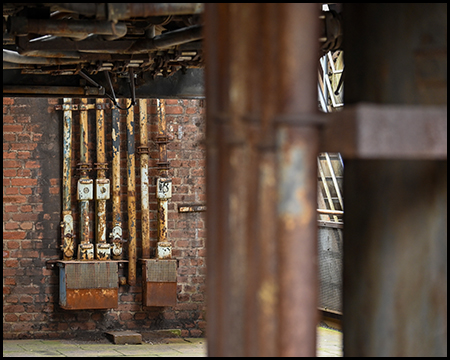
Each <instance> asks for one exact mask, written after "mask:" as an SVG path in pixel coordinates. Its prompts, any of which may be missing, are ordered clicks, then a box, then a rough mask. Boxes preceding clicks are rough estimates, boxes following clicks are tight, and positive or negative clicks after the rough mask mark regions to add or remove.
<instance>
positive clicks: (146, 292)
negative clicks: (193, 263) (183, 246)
mask: <svg viewBox="0 0 450 360" xmlns="http://www.w3.org/2000/svg"><path fill="white" fill-rule="evenodd" d="M142 278H143V294H142V297H143V303H144V305H145V306H175V305H176V304H177V260H157V259H149V260H144V261H143V277H142Z"/></svg>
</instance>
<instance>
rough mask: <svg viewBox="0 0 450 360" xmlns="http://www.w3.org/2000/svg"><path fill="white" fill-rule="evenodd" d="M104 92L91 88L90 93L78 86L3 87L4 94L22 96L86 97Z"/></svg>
mask: <svg viewBox="0 0 450 360" xmlns="http://www.w3.org/2000/svg"><path fill="white" fill-rule="evenodd" d="M102 90H103V92H102V91H101V90H100V91H99V89H97V88H94V87H90V88H88V91H86V88H83V87H76V86H16V85H3V93H4V94H21V95H33V94H37V95H40V96H42V94H45V95H47V96H48V95H70V96H77V95H78V96H86V95H92V96H96V95H104V89H102Z"/></svg>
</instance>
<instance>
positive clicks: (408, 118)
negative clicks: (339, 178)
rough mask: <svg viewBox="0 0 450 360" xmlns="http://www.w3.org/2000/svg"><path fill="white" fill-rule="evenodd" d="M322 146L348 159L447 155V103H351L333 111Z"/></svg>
mask: <svg viewBox="0 0 450 360" xmlns="http://www.w3.org/2000/svg"><path fill="white" fill-rule="evenodd" d="M322 150H323V151H328V152H340V153H341V154H342V156H343V157H345V158H346V159H352V158H358V159H446V158H447V106H420V105H415V106H413V105H409V106H408V105H403V106H401V105H397V106H395V105H383V106H380V105H375V104H366V103H361V104H357V105H354V106H347V107H346V108H345V109H344V110H343V111H339V112H335V113H333V114H332V115H329V122H328V123H327V124H326V126H325V128H324V131H323V134H322V144H321V151H322Z"/></svg>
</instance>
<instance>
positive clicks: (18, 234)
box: [3, 231, 26, 249]
mask: <svg viewBox="0 0 450 360" xmlns="http://www.w3.org/2000/svg"><path fill="white" fill-rule="evenodd" d="M25 236H26V232H25V231H4V232H3V239H15V240H21V239H25ZM10 249H11V248H10Z"/></svg>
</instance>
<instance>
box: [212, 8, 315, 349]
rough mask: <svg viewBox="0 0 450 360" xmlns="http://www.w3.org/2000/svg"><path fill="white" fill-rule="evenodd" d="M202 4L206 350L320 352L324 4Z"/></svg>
mask: <svg viewBox="0 0 450 360" xmlns="http://www.w3.org/2000/svg"><path fill="white" fill-rule="evenodd" d="M205 9H206V12H205V15H206V16H205V27H206V28H205V29H206V31H205V34H206V41H205V47H206V49H205V50H206V51H205V52H206V56H207V58H206V63H207V67H206V97H207V99H208V106H207V136H206V139H207V181H208V182H207V201H208V204H207V206H208V212H207V231H208V234H207V238H208V244H207V251H208V254H207V271H208V273H207V275H208V277H207V282H208V283H207V285H208V286H207V291H208V293H207V299H208V300H207V301H208V303H207V308H208V323H207V332H208V355H209V356H314V355H315V352H316V325H317V320H318V316H317V274H316V273H317V259H316V257H317V238H316V227H317V224H316V208H317V198H316V192H317V163H316V157H317V150H318V133H319V130H318V127H317V124H318V121H317V118H316V116H317V115H316V113H317V93H316V89H317V78H316V74H317V61H318V48H319V43H318V38H319V36H318V33H319V32H318V30H319V29H318V26H319V10H320V6H319V5H318V4H303V3H301V4H291V3H286V4H285V3H283V4H266V3H261V4H222V3H221V4H207V5H206V8H205ZM255 43H258V44H259V46H254V44H255ZM274 69H276V70H275V71H274Z"/></svg>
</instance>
